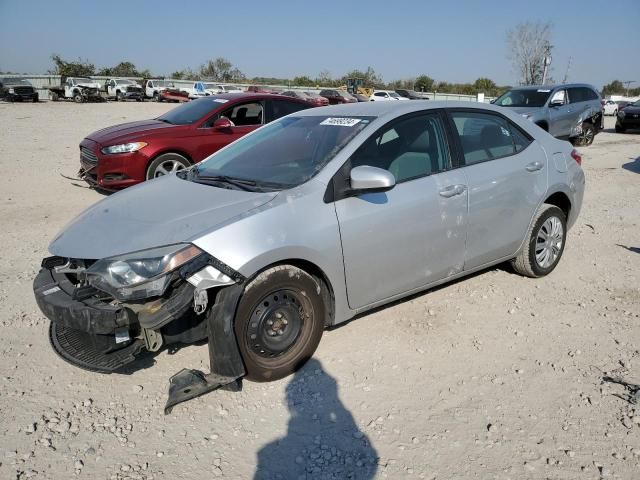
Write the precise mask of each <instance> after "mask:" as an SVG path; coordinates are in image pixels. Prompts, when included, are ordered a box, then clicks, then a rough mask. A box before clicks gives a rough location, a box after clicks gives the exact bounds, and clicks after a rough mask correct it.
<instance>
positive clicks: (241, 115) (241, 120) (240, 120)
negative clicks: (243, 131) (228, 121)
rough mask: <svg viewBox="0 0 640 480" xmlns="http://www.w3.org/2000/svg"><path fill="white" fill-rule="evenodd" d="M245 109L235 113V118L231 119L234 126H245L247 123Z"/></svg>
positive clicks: (242, 108)
mask: <svg viewBox="0 0 640 480" xmlns="http://www.w3.org/2000/svg"><path fill="white" fill-rule="evenodd" d="M247 111H248V109H247V107H241V108H239V109H238V111H237V112H236V118H234V119H233V123H235V124H236V125H245V124H246V123H247Z"/></svg>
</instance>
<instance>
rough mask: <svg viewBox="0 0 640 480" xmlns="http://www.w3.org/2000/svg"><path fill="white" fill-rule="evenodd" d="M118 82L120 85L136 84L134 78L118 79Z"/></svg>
mask: <svg viewBox="0 0 640 480" xmlns="http://www.w3.org/2000/svg"><path fill="white" fill-rule="evenodd" d="M116 83H117V84H118V85H135V84H136V82H134V81H133V80H116Z"/></svg>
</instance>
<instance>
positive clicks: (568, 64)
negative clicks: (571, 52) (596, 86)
mask: <svg viewBox="0 0 640 480" xmlns="http://www.w3.org/2000/svg"><path fill="white" fill-rule="evenodd" d="M571 58H572V57H569V61H568V62H567V71H566V72H564V78H563V79H562V83H567V80H568V79H569V69H570V68H571Z"/></svg>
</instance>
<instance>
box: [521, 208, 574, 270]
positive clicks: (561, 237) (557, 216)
mask: <svg viewBox="0 0 640 480" xmlns="http://www.w3.org/2000/svg"><path fill="white" fill-rule="evenodd" d="M566 238H567V217H566V215H565V214H564V212H563V211H562V210H560V209H559V208H558V207H556V206H555V205H549V204H547V203H545V204H543V205H542V207H540V210H538V213H537V214H536V216H535V218H534V219H533V222H532V224H531V227H530V228H529V231H528V232H527V237H526V239H525V242H524V245H523V247H522V251H521V252H520V253H519V254H518V256H517V257H516V258H514V259H513V260H511V265H512V266H513V269H514V270H515V271H516V272H518V273H519V274H521V275H524V276H526V277H532V278H537V277H544V276H545V275H548V274H549V273H551V272H552V271H553V269H554V268H556V266H557V265H558V262H559V261H560V258H561V257H562V253H563V252H564V245H565V242H566Z"/></svg>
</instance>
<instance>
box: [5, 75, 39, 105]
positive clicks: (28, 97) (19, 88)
mask: <svg viewBox="0 0 640 480" xmlns="http://www.w3.org/2000/svg"><path fill="white" fill-rule="evenodd" d="M0 98H1V99H3V100H6V101H7V102H34V103H36V102H37V101H38V92H36V90H35V89H34V88H33V85H31V83H29V81H28V80H25V79H23V78H0Z"/></svg>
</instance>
